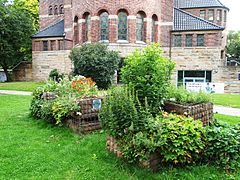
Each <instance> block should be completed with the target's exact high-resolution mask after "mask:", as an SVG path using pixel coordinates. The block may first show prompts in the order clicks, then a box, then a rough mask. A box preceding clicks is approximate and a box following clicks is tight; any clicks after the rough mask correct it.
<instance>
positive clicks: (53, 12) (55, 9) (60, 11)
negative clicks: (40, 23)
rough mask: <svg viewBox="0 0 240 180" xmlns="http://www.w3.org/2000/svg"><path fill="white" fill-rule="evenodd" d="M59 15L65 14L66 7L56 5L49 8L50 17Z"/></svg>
mask: <svg viewBox="0 0 240 180" xmlns="http://www.w3.org/2000/svg"><path fill="white" fill-rule="evenodd" d="M58 14H64V6H63V4H61V5H59V6H58V5H55V6H49V8H48V15H58Z"/></svg>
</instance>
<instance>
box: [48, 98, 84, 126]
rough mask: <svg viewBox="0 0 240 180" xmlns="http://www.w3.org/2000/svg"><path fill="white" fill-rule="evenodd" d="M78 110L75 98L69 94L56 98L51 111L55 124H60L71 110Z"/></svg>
mask: <svg viewBox="0 0 240 180" xmlns="http://www.w3.org/2000/svg"><path fill="white" fill-rule="evenodd" d="M80 110H81V109H80V106H79V105H78V104H77V102H76V99H75V98H72V97H70V96H63V97H60V98H57V99H56V100H55V101H54V103H53V105H52V113H53V116H54V119H55V120H56V124H60V123H61V122H62V121H63V120H64V119H65V118H66V117H69V116H70V115H71V113H72V112H79V111H80Z"/></svg>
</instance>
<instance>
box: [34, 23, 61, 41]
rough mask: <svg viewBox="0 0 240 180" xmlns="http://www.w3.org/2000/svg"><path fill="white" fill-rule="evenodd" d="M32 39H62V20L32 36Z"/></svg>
mask: <svg viewBox="0 0 240 180" xmlns="http://www.w3.org/2000/svg"><path fill="white" fill-rule="evenodd" d="M32 37H33V38H45V37H64V20H61V21H59V22H57V23H55V24H53V25H51V26H48V27H47V28H45V29H43V30H42V31H40V32H38V33H37V34H35V35H33V36H32Z"/></svg>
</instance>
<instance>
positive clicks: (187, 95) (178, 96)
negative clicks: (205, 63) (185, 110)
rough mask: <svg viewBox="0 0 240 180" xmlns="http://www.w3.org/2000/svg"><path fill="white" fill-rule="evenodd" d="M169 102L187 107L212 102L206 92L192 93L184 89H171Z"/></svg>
mask: <svg viewBox="0 0 240 180" xmlns="http://www.w3.org/2000/svg"><path fill="white" fill-rule="evenodd" d="M168 92H169V93H168V98H167V99H168V100H171V101H174V102H177V103H180V104H183V105H187V104H200V103H208V102H211V97H210V96H209V94H206V93H204V92H191V91H188V90H186V89H185V88H184V87H177V88H176V87H173V86H171V87H169V90H168Z"/></svg>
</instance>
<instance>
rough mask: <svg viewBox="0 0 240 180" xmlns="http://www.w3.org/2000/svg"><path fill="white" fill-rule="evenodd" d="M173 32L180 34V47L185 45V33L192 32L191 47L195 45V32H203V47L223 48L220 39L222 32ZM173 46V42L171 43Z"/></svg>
mask: <svg viewBox="0 0 240 180" xmlns="http://www.w3.org/2000/svg"><path fill="white" fill-rule="evenodd" d="M174 34H181V35H182V47H186V34H192V35H193V41H192V42H193V44H192V45H193V47H196V46H197V34H204V44H205V47H222V48H223V49H224V48H225V44H224V43H223V41H222V36H223V33H222V32H220V31H215V32H214V31H212V32H204V31H203V32H200V31H199V32H192V33H191V32H188V33H186V32H182V33H173V35H172V37H173V36H174ZM173 46H174V44H173Z"/></svg>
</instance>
